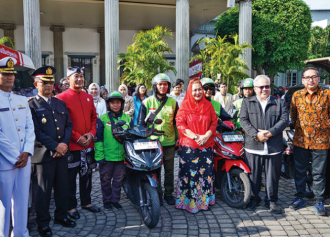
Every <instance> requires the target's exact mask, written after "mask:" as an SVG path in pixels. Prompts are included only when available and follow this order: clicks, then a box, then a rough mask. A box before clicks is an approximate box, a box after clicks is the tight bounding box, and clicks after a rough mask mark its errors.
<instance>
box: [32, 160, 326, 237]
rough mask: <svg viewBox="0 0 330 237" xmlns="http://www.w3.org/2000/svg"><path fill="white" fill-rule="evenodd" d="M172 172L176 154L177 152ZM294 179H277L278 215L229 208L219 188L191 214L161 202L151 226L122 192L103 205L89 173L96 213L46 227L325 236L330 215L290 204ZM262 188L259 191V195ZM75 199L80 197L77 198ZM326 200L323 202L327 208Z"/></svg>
mask: <svg viewBox="0 0 330 237" xmlns="http://www.w3.org/2000/svg"><path fill="white" fill-rule="evenodd" d="M175 162H176V165H175V167H176V174H177V169H178V159H177V158H176V161H175ZM294 193H295V188H294V182H293V180H285V179H282V178H281V180H280V187H279V202H278V204H279V205H280V206H281V207H282V208H283V209H284V210H285V213H283V214H281V215H274V214H272V213H270V212H269V211H268V210H267V209H266V208H265V207H264V206H263V203H261V206H259V207H258V208H257V210H256V212H251V211H246V210H242V209H234V208H231V207H229V206H228V205H226V203H224V201H223V199H222V197H221V194H220V191H219V190H217V191H216V204H215V205H214V206H212V207H211V208H210V210H208V211H201V212H199V213H197V214H190V213H188V212H187V211H183V210H177V209H175V208H174V206H169V205H167V204H166V203H165V205H164V207H161V217H160V221H159V224H158V226H157V227H156V228H154V229H152V230H150V229H148V228H147V227H146V226H144V225H143V222H142V220H141V217H140V213H139V208H138V207H136V206H134V205H132V204H131V202H130V201H129V200H128V199H127V198H126V195H125V194H124V193H123V192H122V197H121V201H120V203H121V204H122V206H123V209H122V210H120V211H117V212H113V211H105V210H103V205H102V193H101V190H100V181H99V175H98V172H96V173H94V174H93V190H92V201H93V204H96V205H97V206H99V207H101V208H102V212H101V213H95V214H94V213H90V212H88V211H86V210H82V209H81V208H80V206H79V207H78V210H79V212H80V215H81V218H80V219H79V220H78V221H77V226H76V227H75V228H72V229H71V228H64V227H62V226H61V225H54V224H53V221H51V223H50V227H51V229H52V231H53V233H54V236H55V237H57V236H65V237H70V236H88V237H97V236H123V237H124V236H140V237H147V236H153V237H158V236H173V237H186V236H200V237H203V236H205V237H206V236H313V237H314V236H315V237H317V236H330V218H329V217H319V216H317V215H316V212H315V210H314V208H313V200H307V203H306V208H303V209H301V210H298V211H293V210H291V209H289V208H288V207H289V204H290V203H291V202H292V200H293V198H294V196H293V195H294ZM263 194H264V193H262V195H263ZM78 203H79V202H78ZM329 203H330V201H329V200H327V201H326V202H325V204H326V207H327V209H328V212H329V213H330V208H329ZM53 212H54V200H52V201H51V215H52V216H53ZM34 219H35V213H34V210H33V209H32V213H31V215H30V219H29V224H30V226H31V232H30V235H31V236H38V231H37V226H36V224H35V221H34Z"/></svg>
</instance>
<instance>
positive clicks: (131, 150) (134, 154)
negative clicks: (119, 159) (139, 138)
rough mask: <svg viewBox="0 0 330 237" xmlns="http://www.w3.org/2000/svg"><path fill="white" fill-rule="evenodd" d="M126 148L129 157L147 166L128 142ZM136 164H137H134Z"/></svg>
mask: <svg viewBox="0 0 330 237" xmlns="http://www.w3.org/2000/svg"><path fill="white" fill-rule="evenodd" d="M125 148H126V151H127V153H128V154H129V156H130V157H131V158H132V161H133V159H136V160H137V161H139V162H141V163H143V164H145V165H146V164H147V163H146V162H145V161H144V160H143V159H142V158H141V157H140V156H139V155H138V154H136V152H135V150H134V148H133V147H132V145H131V144H130V143H128V142H125ZM134 164H135V163H134Z"/></svg>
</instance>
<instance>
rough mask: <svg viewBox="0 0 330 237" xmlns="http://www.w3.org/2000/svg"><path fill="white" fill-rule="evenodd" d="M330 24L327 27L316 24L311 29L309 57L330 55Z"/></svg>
mask: <svg viewBox="0 0 330 237" xmlns="http://www.w3.org/2000/svg"><path fill="white" fill-rule="evenodd" d="M329 41H330V25H328V26H327V27H326V28H325V29H323V28H321V27H319V26H315V27H313V28H312V30H311V38H310V42H309V48H308V59H314V58H323V57H328V56H330V42H329Z"/></svg>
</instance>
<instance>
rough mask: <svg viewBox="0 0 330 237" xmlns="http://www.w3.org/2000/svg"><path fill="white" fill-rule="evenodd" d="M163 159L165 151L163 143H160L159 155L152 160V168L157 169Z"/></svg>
mask: <svg viewBox="0 0 330 237" xmlns="http://www.w3.org/2000/svg"><path fill="white" fill-rule="evenodd" d="M162 159H163V149H162V145H161V143H160V142H159V141H158V149H157V154H156V155H155V158H154V159H153V160H152V166H151V168H155V167H157V166H158V165H159V164H160V163H161V161H162Z"/></svg>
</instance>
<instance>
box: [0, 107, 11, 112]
mask: <svg viewBox="0 0 330 237" xmlns="http://www.w3.org/2000/svg"><path fill="white" fill-rule="evenodd" d="M5 111H9V108H3V109H0V112H5Z"/></svg>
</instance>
